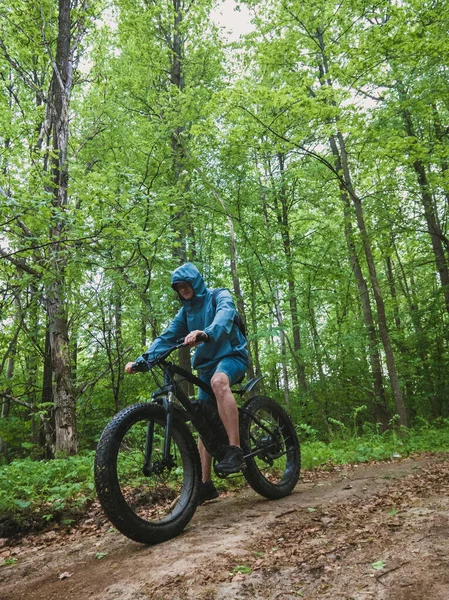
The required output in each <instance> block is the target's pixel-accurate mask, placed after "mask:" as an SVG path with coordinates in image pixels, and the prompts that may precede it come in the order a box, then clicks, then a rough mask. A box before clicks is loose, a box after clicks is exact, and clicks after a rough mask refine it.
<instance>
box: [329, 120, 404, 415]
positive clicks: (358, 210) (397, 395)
mask: <svg viewBox="0 0 449 600" xmlns="http://www.w3.org/2000/svg"><path fill="white" fill-rule="evenodd" d="M337 139H338V146H339V150H340V160H341V165H342V168H343V176H344V187H345V188H346V190H347V191H348V194H349V195H350V197H351V199H352V202H353V205H354V208H355V214H356V219H357V225H358V229H359V232H360V235H361V238H362V245H363V250H364V253H365V258H366V262H367V265H368V272H369V275H370V281H371V286H372V288H373V294H374V300H375V302H376V308H377V322H378V326H379V333H380V338H381V340H382V344H383V347H384V351H385V360H386V363H387V370H388V375H389V377H390V385H391V389H392V391H393V398H394V401H395V406H396V411H397V414H398V415H399V422H400V424H401V425H404V426H407V413H406V409H405V403H404V397H403V393H402V389H401V385H400V382H399V377H398V374H397V371H396V364H395V358H394V353H393V348H392V346H391V340H390V334H389V331H388V326H387V319H386V315H385V304H384V301H383V297H382V293H381V290H380V286H379V282H378V279H377V273H376V266H375V263H374V257H373V253H372V250H371V242H370V240H369V236H368V232H367V230H366V225H365V219H364V215H363V208H362V201H361V200H360V198H359V197H358V196H357V195H356V193H355V191H354V188H353V185H352V181H351V176H350V172H349V163H348V159H347V154H346V147H345V142H344V139H343V136H342V135H341V133H340V132H338V134H337Z"/></svg>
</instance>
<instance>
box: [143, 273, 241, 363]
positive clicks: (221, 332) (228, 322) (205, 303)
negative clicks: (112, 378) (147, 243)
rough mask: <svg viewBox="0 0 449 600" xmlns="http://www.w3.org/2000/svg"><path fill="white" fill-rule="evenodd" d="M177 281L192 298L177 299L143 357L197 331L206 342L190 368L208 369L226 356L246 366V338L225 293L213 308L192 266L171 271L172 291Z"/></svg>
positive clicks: (154, 354) (207, 291) (198, 349)
mask: <svg viewBox="0 0 449 600" xmlns="http://www.w3.org/2000/svg"><path fill="white" fill-rule="evenodd" d="M180 281H187V282H188V283H190V285H191V286H192V288H193V291H194V292H195V295H194V296H193V298H192V299H191V300H184V298H182V297H181V296H180V300H181V303H182V308H181V309H180V310H179V311H178V313H177V315H176V316H175V318H174V319H173V321H172V322H171V323H170V325H169V327H168V329H167V330H166V331H164V333H162V334H161V335H160V336H159V337H157V338H156V339H155V340H154V342H153V343H152V344H151V346H150V347H149V348H148V350H147V351H146V352H145V354H144V355H143V357H145V358H146V359H147V360H152V359H154V358H155V357H156V356H157V355H158V354H160V353H162V352H164V351H166V350H168V349H169V348H171V347H172V346H173V345H174V344H175V343H176V341H177V340H178V339H179V338H183V337H185V336H186V335H187V334H188V333H190V332H191V331H194V330H195V329H199V330H201V331H204V332H205V333H207V335H208V336H209V340H210V341H209V342H207V343H203V344H200V345H199V346H197V347H196V349H195V353H194V355H193V358H192V367H193V368H195V369H200V370H201V369H209V368H211V367H213V366H214V365H215V364H217V363H218V362H219V361H220V360H221V359H222V358H225V357H228V356H238V357H240V358H242V359H243V360H245V361H246V362H248V350H247V349H246V338H245V336H244V335H242V333H241V332H240V330H239V328H238V327H237V326H236V325H235V324H234V317H235V315H236V310H235V306H234V301H233V299H232V296H231V294H230V293H229V292H228V290H222V291H220V292H219V293H218V294H217V295H216V306H214V304H213V302H212V292H211V290H209V289H208V288H207V287H206V284H205V283H204V280H203V278H202V276H201V274H200V272H199V271H198V269H197V268H196V266H195V265H194V264H193V263H186V264H184V265H182V266H181V267H178V268H177V269H176V270H175V271H173V273H172V276H171V283H172V287H173V286H174V285H175V284H176V283H179V282H180ZM142 362H143V361H142V357H139V358H138V359H137V360H136V366H140V367H141V368H142ZM139 363H140V365H139Z"/></svg>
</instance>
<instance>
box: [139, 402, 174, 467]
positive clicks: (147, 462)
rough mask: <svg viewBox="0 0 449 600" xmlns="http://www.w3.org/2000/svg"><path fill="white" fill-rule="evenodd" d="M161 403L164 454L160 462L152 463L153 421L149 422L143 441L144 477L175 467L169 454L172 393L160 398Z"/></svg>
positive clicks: (172, 408)
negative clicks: (162, 409)
mask: <svg viewBox="0 0 449 600" xmlns="http://www.w3.org/2000/svg"><path fill="white" fill-rule="evenodd" d="M162 402H163V406H164V410H165V414H166V424H165V432H164V452H163V456H162V459H161V460H156V461H154V462H152V459H153V442H154V421H149V422H148V426H147V431H146V439H145V458H144V465H143V467H142V473H143V474H144V475H145V476H146V477H150V475H153V474H155V475H161V474H162V473H163V472H164V471H165V470H167V469H168V470H170V469H171V468H173V467H174V466H175V461H174V460H173V457H172V455H171V453H170V445H171V432H172V427H173V411H174V402H173V392H172V391H171V390H170V391H169V392H168V395H167V396H165V395H164V396H162Z"/></svg>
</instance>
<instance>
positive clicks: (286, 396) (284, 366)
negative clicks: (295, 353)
mask: <svg viewBox="0 0 449 600" xmlns="http://www.w3.org/2000/svg"><path fill="white" fill-rule="evenodd" d="M275 302H276V315H277V320H278V323H279V338H280V340H281V360H282V379H283V382H282V383H283V387H284V401H285V404H286V405H287V406H288V405H289V404H290V390H289V380H288V368H287V348H286V344H285V332H284V329H283V323H284V317H283V315H282V311H281V306H280V301H279V290H278V289H277V288H276V295H275Z"/></svg>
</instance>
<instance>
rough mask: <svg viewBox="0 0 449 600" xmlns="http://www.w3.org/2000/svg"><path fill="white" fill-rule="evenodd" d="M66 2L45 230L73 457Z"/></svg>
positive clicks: (62, 437)
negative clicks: (47, 231)
mask: <svg viewBox="0 0 449 600" xmlns="http://www.w3.org/2000/svg"><path fill="white" fill-rule="evenodd" d="M72 59H73V57H72V55H71V13H70V0H59V17H58V40H57V47H56V60H55V64H54V65H53V86H52V87H53V90H54V93H53V97H52V98H51V103H52V107H53V108H52V110H53V158H52V193H53V201H52V203H53V208H54V217H53V224H52V226H51V228H50V239H51V241H52V243H51V245H50V250H49V258H50V261H49V262H50V266H51V270H52V274H53V278H52V281H50V282H49V283H48V284H47V288H46V296H47V298H46V299H47V312H48V317H49V332H50V347H51V357H52V366H53V371H54V374H55V379H54V387H53V399H54V406H55V426H56V445H55V451H56V452H62V453H64V454H67V455H70V454H76V452H77V450H78V442H77V432H76V402H75V392H74V388H73V383H72V373H71V360H70V349H69V334H68V320H67V307H66V302H65V298H64V288H65V270H66V265H67V254H66V250H65V249H64V247H63V245H62V242H63V241H64V237H65V236H66V228H67V226H66V218H67V217H66V210H67V203H68V196H67V194H68V176H69V173H68V163H67V151H68V143H69V101H70V93H71V89H72Z"/></svg>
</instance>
